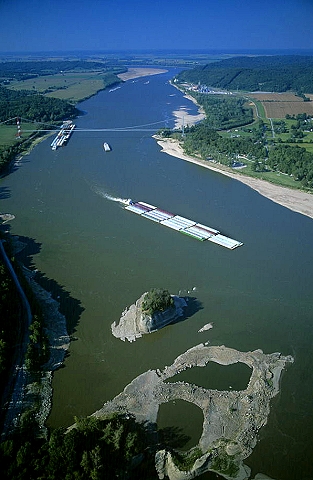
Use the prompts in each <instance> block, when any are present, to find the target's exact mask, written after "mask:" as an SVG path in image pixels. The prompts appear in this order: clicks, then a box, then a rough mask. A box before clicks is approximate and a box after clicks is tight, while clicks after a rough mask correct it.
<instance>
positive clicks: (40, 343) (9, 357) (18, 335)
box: [0, 235, 49, 396]
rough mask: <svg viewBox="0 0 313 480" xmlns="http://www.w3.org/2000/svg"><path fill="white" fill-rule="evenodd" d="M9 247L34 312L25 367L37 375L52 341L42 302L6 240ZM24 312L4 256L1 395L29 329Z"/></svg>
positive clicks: (0, 279)
mask: <svg viewBox="0 0 313 480" xmlns="http://www.w3.org/2000/svg"><path fill="white" fill-rule="evenodd" d="M1 236H2V235H1ZM0 240H1V238H0ZM5 246H6V250H7V255H8V257H9V258H10V261H11V263H12V266H13V268H14V271H15V273H16V274H17V276H18V278H19V282H20V284H21V286H22V288H23V290H24V292H25V294H26V296H27V299H28V301H29V304H30V307H31V311H32V314H33V319H32V323H31V325H30V327H29V344H28V347H27V352H26V359H25V366H26V368H27V370H28V371H29V372H30V373H32V374H36V375H37V374H38V372H40V370H41V367H42V365H43V364H44V363H45V362H47V361H48V359H49V344H48V339H47V336H46V334H45V332H44V318H43V315H42V311H41V308H40V305H39V304H38V302H37V300H36V298H35V296H34V294H33V292H32V290H31V288H30V286H29V284H28V282H27V281H26V279H25V277H24V275H23V273H22V272H21V269H20V266H19V264H18V263H17V262H16V261H15V258H14V256H13V255H12V253H11V246H10V244H9V243H8V240H6V241H5ZM24 313H25V312H23V307H22V304H21V300H20V296H19V293H18V291H17V289H16V285H15V283H14V281H13V280H12V278H11V275H10V272H9V271H8V269H7V267H6V265H5V264H4V262H3V259H2V257H1V255H0V396H2V394H3V392H4V388H5V385H6V384H7V381H8V375H9V373H10V369H11V366H12V364H13V363H14V356H15V351H16V349H17V348H19V346H20V345H21V343H22V341H23V338H24V332H25V328H27V327H25V317H24Z"/></svg>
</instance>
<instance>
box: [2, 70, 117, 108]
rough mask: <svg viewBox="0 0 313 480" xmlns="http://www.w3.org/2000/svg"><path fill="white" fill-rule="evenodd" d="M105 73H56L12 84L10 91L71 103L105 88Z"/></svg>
mask: <svg viewBox="0 0 313 480" xmlns="http://www.w3.org/2000/svg"><path fill="white" fill-rule="evenodd" d="M107 75H108V74H107V73H105V72H98V71H95V72H90V71H89V72H79V73H77V72H73V73H71V72H70V73H68V72H67V73H64V74H63V73H58V74H56V75H44V76H39V77H36V78H30V79H28V80H23V81H20V82H12V83H11V84H10V86H9V87H8V88H10V89H11V90H30V91H33V92H38V93H40V94H43V95H44V96H46V97H54V98H60V99H62V100H67V101H69V102H71V103H77V102H79V101H80V100H82V99H84V98H87V97H90V96H92V95H94V94H96V93H97V92H98V91H99V90H102V89H103V88H105V87H106V86H107V83H106V80H105V77H106V76H107Z"/></svg>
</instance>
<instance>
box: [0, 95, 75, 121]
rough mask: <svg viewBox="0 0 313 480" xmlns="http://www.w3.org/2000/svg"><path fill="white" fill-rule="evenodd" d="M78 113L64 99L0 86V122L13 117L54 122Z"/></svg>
mask: <svg viewBox="0 0 313 480" xmlns="http://www.w3.org/2000/svg"><path fill="white" fill-rule="evenodd" d="M78 113H79V111H78V110H77V108H75V107H74V106H73V105H70V104H69V103H68V102H66V101H64V100H60V99H58V98H52V97H44V96H42V95H38V94H36V93H32V92H28V91H19V92H16V91H14V90H9V89H7V88H5V87H0V122H4V121H6V120H8V119H10V118H14V117H23V118H26V119H29V120H36V121H37V122H54V121H58V120H63V119H64V118H74V117H75V116H77V115H78Z"/></svg>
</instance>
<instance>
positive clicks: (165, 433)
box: [158, 426, 191, 448]
mask: <svg viewBox="0 0 313 480" xmlns="http://www.w3.org/2000/svg"><path fill="white" fill-rule="evenodd" d="M158 435H159V443H160V444H161V445H162V446H166V447H167V448H183V447H184V446H185V445H186V443H188V442H189V440H190V438H191V437H189V436H188V435H186V434H185V433H184V432H183V429H182V428H180V427H174V426H172V427H164V428H160V429H159V430H158Z"/></svg>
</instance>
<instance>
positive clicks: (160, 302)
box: [142, 288, 174, 315]
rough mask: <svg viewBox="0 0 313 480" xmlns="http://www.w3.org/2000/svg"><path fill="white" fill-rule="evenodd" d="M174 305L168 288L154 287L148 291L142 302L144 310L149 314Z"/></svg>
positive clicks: (162, 310)
mask: <svg viewBox="0 0 313 480" xmlns="http://www.w3.org/2000/svg"><path fill="white" fill-rule="evenodd" d="M173 305H174V300H173V298H172V296H171V294H170V293H169V291H168V290H165V289H161V288H152V289H151V290H150V291H149V292H148V293H146V295H145V297H144V300H143V302H142V311H143V312H144V313H147V314H148V315H152V314H153V313H155V312H157V311H159V312H164V310H167V309H168V308H170V307H172V306H173Z"/></svg>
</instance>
